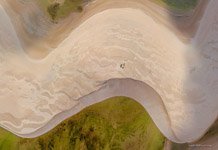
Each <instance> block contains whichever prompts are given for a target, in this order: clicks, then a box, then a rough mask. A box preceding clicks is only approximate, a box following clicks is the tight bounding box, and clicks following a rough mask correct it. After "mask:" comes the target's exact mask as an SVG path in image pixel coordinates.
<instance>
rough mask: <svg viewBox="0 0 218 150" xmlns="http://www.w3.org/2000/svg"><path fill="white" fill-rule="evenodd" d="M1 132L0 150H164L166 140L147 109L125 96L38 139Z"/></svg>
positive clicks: (62, 124) (91, 109) (97, 105)
mask: <svg viewBox="0 0 218 150" xmlns="http://www.w3.org/2000/svg"><path fill="white" fill-rule="evenodd" d="M0 133H1V134H0V150H10V149H11V150H14V149H15V150H16V149H20V150H50V149H54V150H68V149H71V150H122V149H123V150H128V149H129V150H145V149H146V150H161V149H163V145H164V140H165V138H164V136H163V135H162V134H161V133H160V131H159V130H158V128H157V127H156V126H155V124H154V123H153V121H152V120H151V118H150V117H149V115H148V114H147V113H146V111H145V110H144V108H143V107H142V106H141V105H139V104H138V103H137V102H135V101H134V100H131V99H129V98H125V97H116V98H111V99H108V100H106V101H104V102H101V103H98V104H95V105H92V106H90V107H88V108H86V109H84V110H83V111H81V112H80V113H78V114H76V115H74V116H72V117H71V118H69V119H67V120H65V121H63V122H62V123H61V124H59V125H58V126H57V127H56V128H54V129H53V130H51V131H50V132H48V133H47V134H45V135H42V136H40V137H38V138H34V139H24V138H19V137H16V136H15V135H13V134H11V133H9V132H7V131H4V130H3V129H1V130H0Z"/></svg>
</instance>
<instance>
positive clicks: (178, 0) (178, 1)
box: [152, 0, 198, 11]
mask: <svg viewBox="0 0 218 150" xmlns="http://www.w3.org/2000/svg"><path fill="white" fill-rule="evenodd" d="M152 1H155V2H158V3H159V4H161V5H165V6H167V7H169V8H170V9H172V10H175V11H189V10H192V9H193V8H195V7H196V5H197V3H198V0H152Z"/></svg>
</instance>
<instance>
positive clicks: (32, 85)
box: [0, 0, 218, 143]
mask: <svg viewBox="0 0 218 150" xmlns="http://www.w3.org/2000/svg"><path fill="white" fill-rule="evenodd" d="M216 6H218V1H215V0H211V1H210V3H209V4H208V6H207V9H206V12H205V14H204V16H203V18H202V20H201V22H200V26H199V28H198V30H197V33H196V35H195V37H194V38H193V39H192V42H191V43H190V44H184V43H183V42H181V41H180V40H179V38H178V37H177V36H176V35H175V34H174V33H173V32H172V31H171V30H170V29H169V28H167V27H165V26H164V25H162V24H160V23H157V22H156V21H155V20H154V19H153V18H152V17H151V16H149V14H148V13H146V12H143V11H141V10H139V9H133V8H117V9H108V10H105V11H102V12H100V13H97V14H95V15H94V16H92V17H90V18H89V19H87V20H86V21H85V22H83V23H82V24H81V25H80V26H79V27H77V28H76V29H75V30H73V31H72V32H71V33H70V34H69V36H68V37H67V38H66V39H65V40H64V41H62V42H61V43H60V44H59V45H58V47H57V48H55V49H54V50H53V51H52V52H51V53H50V54H49V55H48V56H46V57H45V58H44V59H41V60H33V59H31V58H29V57H28V56H27V54H26V53H25V52H24V50H23V48H22V45H21V44H20V41H19V38H18V36H17V34H16V31H15V29H14V26H15V25H14V24H12V23H11V20H10V17H9V16H8V15H7V13H6V12H5V11H4V9H3V7H2V6H1V7H0V52H1V53H0V102H1V105H0V125H1V126H2V127H4V128H5V129H7V130H9V131H11V132H13V133H15V134H17V135H19V136H22V137H36V136H39V135H41V134H43V133H45V132H47V131H49V130H50V129H51V128H53V127H54V126H55V125H57V124H58V123H59V122H61V121H62V120H63V119H65V118H67V117H69V116H71V115H73V114H75V113H77V112H79V111H80V110H81V109H83V108H85V107H87V106H89V105H91V104H94V103H97V102H100V101H102V100H104V99H106V98H109V97H113V96H127V97H130V98H133V99H135V100H136V101H138V102H139V103H140V104H141V105H142V106H144V108H145V109H146V110H147V112H148V113H149V114H150V116H151V117H152V119H153V121H154V122H155V124H156V125H157V127H158V128H159V129H160V130H161V132H162V133H163V134H164V135H165V136H166V137H167V138H169V139H170V140H172V141H174V142H178V143H182V142H192V141H195V140H197V139H199V138H200V137H201V136H202V135H203V134H204V133H205V132H206V130H207V129H208V128H209V127H210V126H211V124H212V123H213V122H214V121H215V120H216V118H217V115H218V100H217V98H218V23H217V20H218V15H217V12H218V10H217V9H216Z"/></svg>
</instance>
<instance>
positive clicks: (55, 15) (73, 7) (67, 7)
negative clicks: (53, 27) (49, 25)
mask: <svg viewBox="0 0 218 150" xmlns="http://www.w3.org/2000/svg"><path fill="white" fill-rule="evenodd" d="M37 1H38V3H39V4H40V6H41V7H42V8H43V9H44V10H45V11H46V12H47V13H48V15H49V16H50V17H51V19H52V20H53V21H57V20H58V19H61V18H64V17H66V16H68V15H69V14H70V13H72V12H82V11H83V7H82V5H83V2H84V0H63V1H62V2H57V1H55V0H37Z"/></svg>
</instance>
